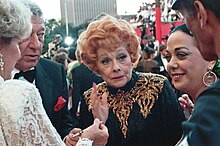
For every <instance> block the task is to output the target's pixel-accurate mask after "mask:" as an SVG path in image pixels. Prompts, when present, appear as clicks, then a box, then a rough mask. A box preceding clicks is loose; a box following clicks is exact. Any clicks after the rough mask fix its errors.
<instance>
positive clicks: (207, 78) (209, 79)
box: [203, 70, 217, 86]
mask: <svg viewBox="0 0 220 146" xmlns="http://www.w3.org/2000/svg"><path fill="white" fill-rule="evenodd" d="M216 81H217V76H216V74H215V73H214V72H212V71H211V70H209V71H207V72H206V73H205V74H204V75H203V83H204V84H205V85H206V86H211V85H212V84H213V83H215V82H216Z"/></svg>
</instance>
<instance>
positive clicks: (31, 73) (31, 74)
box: [14, 69, 36, 83]
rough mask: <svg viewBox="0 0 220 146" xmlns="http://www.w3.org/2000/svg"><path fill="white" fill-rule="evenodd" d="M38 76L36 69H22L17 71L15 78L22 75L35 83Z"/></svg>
mask: <svg viewBox="0 0 220 146" xmlns="http://www.w3.org/2000/svg"><path fill="white" fill-rule="evenodd" d="M35 76H36V70H35V69H32V70H29V71H26V72H23V71H20V72H19V73H16V74H15V76H14V79H19V78H20V77H24V78H25V79H26V80H27V81H28V82H30V83H33V81H34V79H35Z"/></svg>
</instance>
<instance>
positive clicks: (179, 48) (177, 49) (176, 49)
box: [175, 47, 189, 51]
mask: <svg viewBox="0 0 220 146" xmlns="http://www.w3.org/2000/svg"><path fill="white" fill-rule="evenodd" d="M181 49H186V50H188V51H189V49H188V48H186V47H178V48H175V51H179V50H181Z"/></svg>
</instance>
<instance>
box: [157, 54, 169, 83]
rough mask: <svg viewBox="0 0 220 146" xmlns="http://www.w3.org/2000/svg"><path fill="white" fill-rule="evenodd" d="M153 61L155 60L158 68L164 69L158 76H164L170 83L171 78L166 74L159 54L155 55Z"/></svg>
mask: <svg viewBox="0 0 220 146" xmlns="http://www.w3.org/2000/svg"><path fill="white" fill-rule="evenodd" d="M154 60H156V61H157V62H158V64H159V66H162V67H163V68H164V70H163V71H160V72H159V74H161V75H164V76H165V77H167V78H168V80H169V81H170V82H171V77H170V75H169V74H168V72H167V71H166V69H165V66H164V64H163V61H162V59H161V54H159V55H157V56H156V57H155V58H154Z"/></svg>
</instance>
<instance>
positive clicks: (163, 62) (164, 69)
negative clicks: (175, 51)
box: [154, 44, 171, 81]
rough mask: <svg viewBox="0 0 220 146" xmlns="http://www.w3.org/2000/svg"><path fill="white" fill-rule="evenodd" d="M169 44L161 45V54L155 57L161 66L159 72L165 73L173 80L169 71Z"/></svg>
mask: <svg viewBox="0 0 220 146" xmlns="http://www.w3.org/2000/svg"><path fill="white" fill-rule="evenodd" d="M166 49H167V46H166V45H165V44H162V45H160V47H159V54H158V55H157V56H156V57H155V58H154V60H156V61H157V62H158V64H159V66H160V71H159V74H161V75H164V76H165V77H167V78H168V79H169V81H171V77H170V75H169V74H168V72H167V59H166V54H167V51H166Z"/></svg>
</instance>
